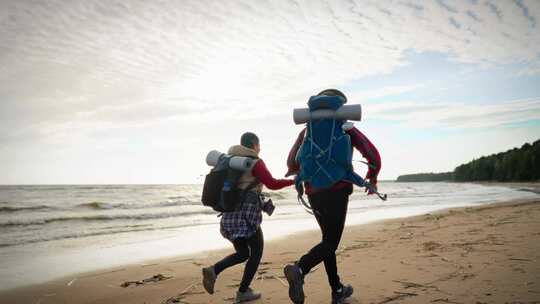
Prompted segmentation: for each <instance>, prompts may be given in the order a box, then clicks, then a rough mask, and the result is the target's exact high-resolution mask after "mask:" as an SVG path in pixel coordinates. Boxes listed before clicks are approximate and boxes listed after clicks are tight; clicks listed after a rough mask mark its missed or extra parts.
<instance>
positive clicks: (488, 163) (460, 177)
mask: <svg viewBox="0 0 540 304" xmlns="http://www.w3.org/2000/svg"><path fill="white" fill-rule="evenodd" d="M537 180H540V140H537V141H535V142H533V143H532V144H529V143H526V144H524V145H523V146H521V148H514V149H511V150H508V151H506V152H501V153H497V154H492V155H489V156H482V157H480V158H479V159H474V160H472V161H470V162H468V163H466V164H463V165H460V166H458V167H456V168H455V169H454V171H453V172H444V173H419V174H407V175H401V176H399V177H398V178H397V181H398V182H421V181H457V182H471V181H498V182H514V181H516V182H522V181H537Z"/></svg>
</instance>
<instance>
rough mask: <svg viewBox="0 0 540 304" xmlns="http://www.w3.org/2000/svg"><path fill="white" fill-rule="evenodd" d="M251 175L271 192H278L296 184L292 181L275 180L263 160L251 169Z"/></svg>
mask: <svg viewBox="0 0 540 304" xmlns="http://www.w3.org/2000/svg"><path fill="white" fill-rule="evenodd" d="M251 174H253V176H255V177H256V178H257V179H258V180H259V181H260V182H261V183H263V185H265V186H266V187H267V188H268V189H271V190H278V189H281V188H285V187H287V186H290V185H293V184H294V180H292V179H275V178H274V177H272V174H271V173H270V171H268V169H267V168H266V164H265V163H264V161H263V160H262V159H259V160H258V161H257V162H256V163H255V166H253V168H252V169H251Z"/></svg>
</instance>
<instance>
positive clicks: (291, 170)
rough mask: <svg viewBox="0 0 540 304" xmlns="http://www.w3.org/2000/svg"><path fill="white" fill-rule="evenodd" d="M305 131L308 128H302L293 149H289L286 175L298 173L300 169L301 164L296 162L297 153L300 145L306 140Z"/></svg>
mask: <svg viewBox="0 0 540 304" xmlns="http://www.w3.org/2000/svg"><path fill="white" fill-rule="evenodd" d="M305 133H306V129H304V130H302V132H300V134H298V137H297V138H296V141H295V142H294V145H293V146H292V147H291V150H290V151H289V156H288V157H287V168H288V171H287V173H286V174H285V176H290V175H293V174H296V173H297V172H298V170H300V166H299V165H298V163H297V162H296V153H297V152H298V149H300V145H301V144H302V142H303V141H304V135H305Z"/></svg>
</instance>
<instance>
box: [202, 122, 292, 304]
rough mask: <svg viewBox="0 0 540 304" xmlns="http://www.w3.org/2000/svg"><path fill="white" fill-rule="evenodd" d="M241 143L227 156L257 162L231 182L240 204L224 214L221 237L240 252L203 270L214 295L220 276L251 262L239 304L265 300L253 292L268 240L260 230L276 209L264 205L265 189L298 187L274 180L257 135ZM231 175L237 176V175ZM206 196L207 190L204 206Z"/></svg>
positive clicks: (246, 136) (238, 296) (248, 135)
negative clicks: (238, 265) (260, 299)
mask: <svg viewBox="0 0 540 304" xmlns="http://www.w3.org/2000/svg"><path fill="white" fill-rule="evenodd" d="M240 143H241V144H240V145H235V146H232V147H231V148H230V149H229V151H228V153H227V154H228V155H229V156H242V157H250V158H253V159H254V161H253V164H252V166H251V168H250V169H249V170H246V171H244V172H242V173H241V174H240V175H239V176H238V177H237V178H232V179H229V180H228V181H227V185H226V186H225V187H226V188H227V192H230V191H231V190H237V192H238V193H239V194H238V199H237V200H238V201H237V202H236V204H235V207H234V208H232V209H233V210H232V211H224V212H223V213H222V217H221V222H220V231H221V234H222V235H223V237H224V238H226V239H227V240H229V241H230V242H231V243H232V244H233V246H234V249H235V251H236V252H235V253H233V254H231V255H229V256H227V257H225V258H223V259H222V260H221V261H219V262H217V263H215V264H214V265H212V266H209V267H205V268H203V269H202V274H203V286H204V289H205V290H206V291H207V292H208V293H209V294H213V293H214V284H215V282H216V279H217V276H218V275H219V274H220V273H221V272H222V271H223V270H225V269H227V268H229V267H231V266H234V265H237V264H240V263H243V262H245V261H246V260H247V263H246V267H245V269H244V274H243V276H242V281H241V282H240V286H239V288H238V291H237V293H236V303H239V302H245V301H252V300H256V299H258V298H260V297H261V294H260V293H257V292H255V291H253V290H252V289H251V288H249V285H250V284H251V281H252V280H253V277H254V276H255V273H256V272H257V269H258V268H259V263H260V261H261V257H262V253H263V247H264V238H263V233H262V230H261V227H260V224H261V221H262V211H265V212H266V213H269V214H271V213H272V212H273V208H274V206H273V205H272V202H271V200H269V201H266V202H264V198H262V197H261V191H262V187H263V185H264V186H266V187H267V188H269V189H271V190H278V189H282V188H285V187H287V186H291V185H293V184H294V180H290V179H274V178H273V177H272V174H271V173H270V172H269V171H268V169H267V168H266V165H265V163H264V161H263V160H262V159H260V158H259V152H260V143H259V138H258V137H257V135H255V134H253V133H251V132H247V133H244V134H243V135H242V137H241V138H240ZM229 173H230V172H229ZM233 173H234V172H233ZM230 175H233V176H234V174H229V176H230ZM207 178H208V177H207ZM205 184H206V181H205ZM205 187H206V185H205ZM232 193H234V192H232ZM204 196H205V195H204V190H203V203H204Z"/></svg>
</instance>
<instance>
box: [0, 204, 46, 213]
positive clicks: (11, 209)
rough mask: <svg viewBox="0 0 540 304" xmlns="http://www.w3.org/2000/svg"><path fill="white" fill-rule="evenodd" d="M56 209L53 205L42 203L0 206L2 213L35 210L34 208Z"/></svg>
mask: <svg viewBox="0 0 540 304" xmlns="http://www.w3.org/2000/svg"><path fill="white" fill-rule="evenodd" d="M51 209H54V208H53V207H50V206H46V205H40V206H20V207H17V206H15V207H0V213H2V212H6V213H11V212H18V211H34V210H51Z"/></svg>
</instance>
